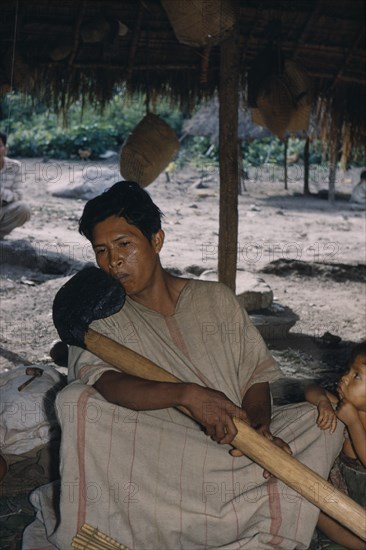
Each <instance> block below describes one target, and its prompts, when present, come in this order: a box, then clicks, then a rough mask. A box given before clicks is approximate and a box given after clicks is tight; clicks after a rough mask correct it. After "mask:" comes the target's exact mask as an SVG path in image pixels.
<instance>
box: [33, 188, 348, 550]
mask: <svg viewBox="0 0 366 550" xmlns="http://www.w3.org/2000/svg"><path fill="white" fill-rule="evenodd" d="M80 232H81V233H82V234H83V235H84V236H86V237H87V238H88V239H89V240H90V241H91V243H92V245H93V249H94V252H95V255H96V260H97V263H98V265H99V267H100V268H101V269H103V270H104V271H106V272H108V273H110V274H111V275H112V276H113V277H115V278H116V279H117V280H118V281H119V282H120V284H121V285H123V287H124V289H125V292H126V295H127V296H126V303H125V305H124V307H123V308H122V309H121V310H120V311H118V312H117V313H116V314H114V315H111V316H109V317H107V318H105V319H101V320H98V321H94V322H93V323H92V328H94V329H95V330H97V331H99V332H102V333H103V334H105V335H107V336H109V337H110V338H112V339H114V340H116V341H118V342H119V343H121V344H124V345H125V346H127V347H129V348H131V349H132V350H134V351H136V352H138V353H140V354H141V355H143V356H145V357H147V358H148V359H150V360H151V361H153V362H154V363H156V364H157V365H159V366H161V367H163V368H165V369H166V370H167V371H169V372H171V373H173V374H174V375H175V376H177V377H178V378H180V379H181V380H182V381H183V383H180V384H174V383H167V382H152V381H148V380H143V379H141V378H138V377H136V376H131V375H127V374H124V373H122V372H120V371H118V370H117V369H115V368H114V367H112V366H111V365H108V364H106V363H103V361H101V360H100V359H99V358H98V357H96V356H94V355H92V354H91V353H90V352H88V351H86V350H83V349H81V348H78V347H75V346H70V349H69V382H70V383H69V385H68V386H67V387H66V388H65V389H64V390H62V391H61V392H60V393H59V394H58V398H57V411H58V415H59V420H60V424H61V429H62V444H61V496H60V518H59V519H58V518H56V517H55V512H54V508H52V502H53V501H54V496H55V495H53V496H52V494H51V493H52V492H51V491H50V488H49V486H48V487H46V488H45V490H44V491H43V493H42V494H40V493H38V495H35V496H34V497H33V500H32V502H34V503H35V505H36V506H37V507H38V514H37V518H38V519H37V520H36V522H34V524H32V525H31V526H29V527H28V528H27V530H26V532H25V535H24V539H23V550H27V549H30V548H36V547H37V548H41V547H43V546H47V544H49V543H50V542H51V543H52V545H54V547H56V548H60V549H62V550H65V549H66V548H70V546H71V541H72V538H73V537H74V536H75V535H76V533H77V532H78V530H79V529H80V528H81V526H82V525H83V524H84V523H87V524H89V525H91V526H93V527H97V528H98V529H99V530H100V531H101V532H103V533H105V534H106V535H108V536H110V537H112V538H113V539H115V540H118V541H119V542H120V543H122V544H123V545H126V546H127V547H128V548H135V549H139V550H140V549H141V550H142V549H144V550H146V549H151V550H164V549H166V550H168V549H169V550H171V549H178V548H182V549H184V550H188V549H202V550H203V549H207V548H211V549H218V548H220V549H226V550H229V549H234V548H235V549H236V548H246V549H248V550H254V549H255V550H262V549H267V548H270V547H271V548H272V547H276V548H281V549H293V548H308V547H309V543H310V540H311V537H312V533H313V531H314V528H315V525H316V522H317V519H318V515H319V510H318V509H317V508H316V507H315V506H313V505H312V504H310V503H309V502H308V501H306V500H305V499H304V498H303V497H302V496H300V495H299V494H298V493H295V492H294V491H293V490H291V489H289V488H288V487H287V486H286V485H285V484H283V483H282V482H280V481H279V480H277V479H275V478H273V477H269V476H268V475H266V474H264V472H263V470H262V468H261V467H260V466H258V465H257V464H255V463H253V462H252V461H251V460H250V459H248V458H247V457H246V456H243V455H242V454H241V453H240V451H238V450H236V449H232V447H231V445H230V443H231V442H232V441H233V439H234V437H235V435H236V432H237V431H236V427H235V424H234V422H233V417H237V418H240V419H242V420H248V421H249V422H250V424H251V425H252V426H253V428H255V429H256V430H257V431H258V432H259V433H261V434H262V435H264V437H267V438H268V439H270V440H272V441H274V443H275V444H277V445H279V446H280V447H282V448H284V449H285V450H287V451H288V452H290V453H293V454H294V456H296V457H297V458H298V459H299V460H300V461H301V462H303V463H304V464H306V465H307V466H309V467H310V468H312V469H313V470H315V471H316V472H317V473H318V474H320V475H321V476H323V477H324V478H327V476H328V474H329V470H330V468H331V465H332V464H333V462H334V459H335V457H336V456H337V454H338V453H339V450H340V448H341V445H342V439H343V430H342V428H340V427H338V428H337V429H336V431H335V432H334V433H332V434H331V433H329V432H324V431H322V430H319V428H318V427H317V425H316V410H315V408H314V407H312V406H311V405H309V404H305V403H302V404H296V405H289V406H285V407H280V408H278V409H277V410H274V411H272V410H271V396H270V387H269V383H270V382H272V381H273V380H276V379H277V378H278V377H279V376H281V371H280V369H279V368H278V366H277V365H276V363H275V361H274V359H273V357H272V356H271V355H270V353H269V351H268V349H267V347H266V346H265V343H264V341H263V340H262V338H261V336H260V334H259V333H258V331H257V330H256V328H255V327H254V326H253V325H252V323H251V321H250V319H249V317H248V315H247V313H246V311H244V310H243V309H242V308H241V307H240V304H239V303H238V301H237V300H236V297H235V295H234V294H233V292H232V291H231V290H230V289H229V288H227V287H226V286H225V285H223V284H221V283H217V282H212V281H201V280H196V279H191V280H190V279H184V278H181V277H176V276H174V275H172V274H170V273H169V272H168V271H166V270H165V269H164V268H163V267H162V265H161V262H160V255H159V254H160V251H161V249H162V247H163V243H164V232H163V230H162V228H161V212H160V210H159V208H158V207H157V206H156V205H155V204H154V203H153V201H152V200H151V198H150V195H149V194H148V193H147V192H146V191H144V190H143V189H142V188H140V187H139V186H138V185H137V184H136V183H133V182H119V183H116V184H115V185H114V186H113V187H111V188H110V189H109V190H108V191H106V192H104V193H103V194H101V195H99V196H98V197H96V198H94V199H92V200H90V201H89V202H88V203H87V204H86V206H85V208H84V212H83V215H82V218H81V220H80ZM179 405H181V406H184V407H185V408H186V409H188V410H189V411H190V413H191V414H192V416H193V418H194V420H192V419H191V418H189V417H187V416H185V415H183V414H182V413H181V412H180V411H178V410H177V409H176V408H175V407H176V406H179ZM202 427H203V429H202ZM37 503H38V504H37ZM47 503H48V504H47ZM52 518H53V520H52ZM43 522H45V525H44V529H43V532H44V533H48V535H47V537H46V538H44V539H43V540H41V539H40V538H39V536H40V535H39V533H40V529H41V524H42V523H43ZM47 541H48V542H47Z"/></svg>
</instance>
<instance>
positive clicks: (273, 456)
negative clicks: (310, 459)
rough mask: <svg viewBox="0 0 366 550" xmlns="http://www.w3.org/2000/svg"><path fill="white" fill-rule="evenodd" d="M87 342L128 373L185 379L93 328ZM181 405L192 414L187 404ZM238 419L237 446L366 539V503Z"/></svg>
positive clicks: (159, 379) (164, 379) (162, 379)
mask: <svg viewBox="0 0 366 550" xmlns="http://www.w3.org/2000/svg"><path fill="white" fill-rule="evenodd" d="M84 343H85V346H86V348H87V349H88V350H89V351H90V352H91V353H94V355H97V356H98V357H99V358H100V359H102V360H103V361H105V362H106V363H109V364H110V365H113V366H114V367H116V368H117V369H119V370H121V371H123V372H125V373H126V374H131V375H132V376H139V377H140V378H146V379H147V380H154V381H157V382H173V383H179V382H181V380H179V378H177V377H176V376H174V375H173V374H171V373H169V372H167V371H166V370H164V369H162V368H161V367H159V366H158V365H156V364H155V363H153V362H152V361H150V360H149V359H147V358H146V357H143V356H142V355H140V354H139V353H137V352H135V351H133V350H131V349H129V348H126V347H125V346H123V345H122V344H119V343H118V342H116V341H114V340H111V339H110V338H108V337H107V336H104V335H102V334H100V333H98V332H96V331H94V330H92V329H90V328H89V329H88V331H87V332H86V334H85V337H84ZM177 408H178V409H179V410H180V411H182V412H183V413H184V414H187V415H188V416H191V414H190V412H189V411H188V410H187V409H185V408H184V407H177ZM234 422H235V425H236V427H237V429H238V433H237V435H236V437H235V439H234V441H233V442H232V445H233V446H234V447H236V448H237V449H239V450H240V451H241V452H243V453H244V454H245V455H246V456H248V457H249V458H250V459H251V460H253V461H254V462H256V463H257V464H259V465H260V466H262V467H263V468H264V469H265V470H268V471H269V472H270V473H271V474H273V475H274V476H275V477H277V478H278V479H280V480H281V481H283V482H284V483H286V485H288V486H289V487H291V488H292V489H294V491H296V492H297V493H299V494H300V495H301V496H303V497H304V498H306V499H307V500H308V501H309V502H311V503H312V504H314V505H315V506H317V507H318V508H319V509H320V510H322V511H323V512H325V513H326V514H328V515H329V516H331V517H332V518H334V519H336V520H337V521H339V523H341V524H342V525H344V526H345V527H347V528H348V529H349V530H350V531H352V532H353V533H355V534H356V535H358V536H359V537H360V538H361V539H363V540H366V511H365V510H364V509H363V508H362V506H360V505H359V504H357V503H356V502H354V501H353V500H352V499H351V498H349V497H348V496H347V495H345V494H343V493H342V492H341V491H339V490H337V489H335V488H334V487H333V485H331V484H330V483H328V482H327V481H326V480H325V479H323V478H322V477H321V476H320V475H318V474H317V473H316V472H314V471H313V470H311V469H310V468H308V467H307V466H305V465H304V464H302V463H301V462H299V461H298V460H297V459H296V458H294V457H293V456H291V455H289V454H288V453H286V452H285V451H284V450H283V449H280V447H277V445H275V444H274V443H272V442H271V441H269V440H268V439H267V438H266V437H264V436H262V435H260V434H258V433H257V432H256V431H255V430H254V429H253V428H251V427H250V426H249V425H248V424H246V423H245V422H242V421H241V420H239V419H234Z"/></svg>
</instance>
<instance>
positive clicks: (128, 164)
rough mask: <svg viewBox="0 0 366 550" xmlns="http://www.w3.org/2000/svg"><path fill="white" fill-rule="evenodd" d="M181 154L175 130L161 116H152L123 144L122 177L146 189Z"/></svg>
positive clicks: (142, 121)
mask: <svg viewBox="0 0 366 550" xmlns="http://www.w3.org/2000/svg"><path fill="white" fill-rule="evenodd" d="M178 150H179V141H178V138H177V136H176V133H175V132H174V130H173V129H172V128H171V127H170V126H169V125H168V124H167V123H166V122H164V120H162V119H161V118H160V117H159V116H157V115H154V114H153V113H148V114H147V115H146V116H145V117H144V118H143V119H142V120H141V121H140V122H139V124H138V125H137V126H136V128H135V129H134V130H133V132H132V133H131V134H130V135H129V136H128V138H127V139H126V141H125V143H124V144H123V147H122V149H121V154H120V172H121V175H122V177H123V178H124V179H126V180H130V181H135V182H136V183H138V184H139V185H141V187H146V186H147V185H149V184H150V183H151V182H153V181H154V180H155V179H156V178H157V177H158V176H159V174H160V173H161V172H162V171H163V170H164V169H165V168H166V167H167V166H168V164H169V162H171V160H172V159H173V157H174V156H175V154H176V153H177V152H178Z"/></svg>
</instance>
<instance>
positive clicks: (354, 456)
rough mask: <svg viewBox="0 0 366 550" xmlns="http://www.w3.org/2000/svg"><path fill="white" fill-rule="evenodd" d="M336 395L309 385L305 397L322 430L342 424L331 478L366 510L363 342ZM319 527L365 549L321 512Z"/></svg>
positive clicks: (351, 546) (365, 356) (354, 548)
mask: <svg viewBox="0 0 366 550" xmlns="http://www.w3.org/2000/svg"><path fill="white" fill-rule="evenodd" d="M337 392H338V397H336V396H335V395H333V394H332V393H330V392H328V391H327V390H325V389H323V388H321V387H320V386H316V385H311V386H309V387H308V388H306V390H305V397H306V399H307V401H309V402H310V403H312V404H313V405H316V407H317V408H318V419H317V424H318V426H319V428H320V429H321V430H329V431H330V432H331V433H332V432H333V431H334V430H335V429H336V426H337V419H339V420H341V422H343V424H345V426H346V428H347V430H346V439H345V441H344V444H343V448H342V451H341V453H340V455H339V457H338V459H337V460H336V464H335V467H334V468H333V472H334V476H335V475H337V477H338V482H337V483H336V484H337V485H339V488H340V489H343V490H344V491H345V492H346V493H347V494H348V495H349V496H350V497H351V498H352V499H353V500H355V501H356V502H358V503H359V504H360V505H361V506H364V507H365V506H366V340H365V341H364V342H361V343H360V344H358V345H356V346H355V348H354V349H353V351H352V354H351V358H350V361H349V369H348V370H347V372H346V373H345V374H344V375H343V376H342V377H341V379H340V381H339V382H338V386H337ZM334 407H335V408H334ZM334 476H333V477H334ZM331 479H332V475H331ZM339 480H340V481H341V483H340V481H339ZM341 485H342V486H341ZM318 527H319V528H320V529H321V530H322V531H323V532H324V533H325V534H326V535H327V537H329V538H330V539H331V540H333V541H335V542H337V543H338V544H342V545H344V546H345V547H346V548H349V549H351V550H359V549H366V542H364V541H362V540H361V539H359V538H358V537H356V536H355V535H353V534H352V533H350V532H349V531H348V530H347V529H345V528H344V527H342V526H341V525H340V524H339V523H337V522H336V521H335V520H333V519H332V518H330V517H328V516H326V515H325V514H323V513H322V512H320V517H319V522H318Z"/></svg>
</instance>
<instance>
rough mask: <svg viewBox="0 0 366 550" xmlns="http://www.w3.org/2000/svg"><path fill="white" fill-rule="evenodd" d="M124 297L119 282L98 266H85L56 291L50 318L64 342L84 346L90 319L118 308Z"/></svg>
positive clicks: (93, 319)
mask: <svg viewBox="0 0 366 550" xmlns="http://www.w3.org/2000/svg"><path fill="white" fill-rule="evenodd" d="M125 299H126V293H125V291H124V288H123V287H122V286H121V285H120V283H119V282H118V281H117V280H116V279H114V278H113V277H112V276H111V275H108V273H105V272H104V271H102V270H101V269H99V268H98V267H94V266H89V267H84V268H83V269H82V270H81V271H79V272H78V273H76V275H74V276H73V277H71V279H69V281H67V283H66V284H64V285H63V286H62V287H61V288H60V290H59V291H58V292H57V294H56V296H55V299H54V301H53V308H52V314H53V322H54V325H55V327H56V329H57V332H58V334H59V336H60V338H61V340H62V341H63V342H65V344H69V345H72V346H79V347H81V348H85V343H84V337H85V334H86V332H87V330H88V328H89V325H90V323H91V322H92V321H95V320H97V319H103V318H104V317H109V316H110V315H113V314H114V313H117V311H119V310H120V309H121V308H122V307H123V305H124V303H125Z"/></svg>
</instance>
